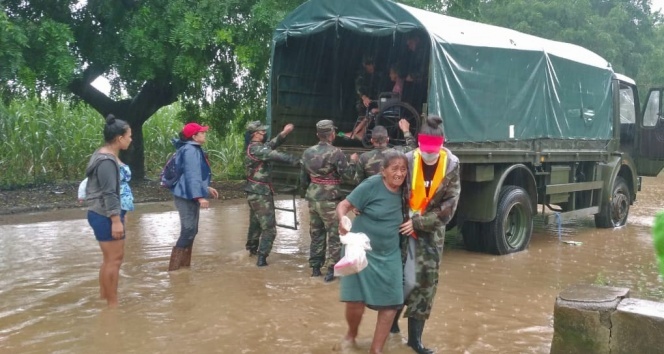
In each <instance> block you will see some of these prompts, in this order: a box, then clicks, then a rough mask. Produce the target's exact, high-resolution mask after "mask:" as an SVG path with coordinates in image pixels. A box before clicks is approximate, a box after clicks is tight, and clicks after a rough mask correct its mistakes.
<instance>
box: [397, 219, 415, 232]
mask: <svg viewBox="0 0 664 354" xmlns="http://www.w3.org/2000/svg"><path fill="white" fill-rule="evenodd" d="M399 232H401V233H402V234H404V235H412V234H413V232H415V229H413V219H408V221H406V222H404V223H403V224H401V226H399Z"/></svg>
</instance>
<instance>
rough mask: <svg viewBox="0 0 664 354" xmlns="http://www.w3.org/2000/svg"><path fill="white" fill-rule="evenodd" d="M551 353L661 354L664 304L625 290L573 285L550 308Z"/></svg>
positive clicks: (663, 351) (663, 330) (662, 351)
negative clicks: (635, 295)
mask: <svg viewBox="0 0 664 354" xmlns="http://www.w3.org/2000/svg"><path fill="white" fill-rule="evenodd" d="M553 328H554V333H553V341H552V343H551V353H552V354H554V353H555V354H559V353H584V354H590V353H610V354H635V353H639V354H648V353H664V304H662V303H659V302H653V301H647V300H640V299H630V298H629V289H626V288H614V287H605V286H596V285H574V286H572V287H570V288H568V289H566V290H564V291H562V292H561V293H560V294H559V295H558V298H557V299H556V305H555V308H554V323H553Z"/></svg>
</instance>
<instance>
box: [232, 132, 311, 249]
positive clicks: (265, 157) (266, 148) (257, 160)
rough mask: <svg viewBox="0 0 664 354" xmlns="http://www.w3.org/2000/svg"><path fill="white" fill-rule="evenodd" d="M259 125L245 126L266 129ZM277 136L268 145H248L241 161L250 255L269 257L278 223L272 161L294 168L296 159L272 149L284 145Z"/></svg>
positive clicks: (253, 143)
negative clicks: (247, 211) (247, 206)
mask: <svg viewBox="0 0 664 354" xmlns="http://www.w3.org/2000/svg"><path fill="white" fill-rule="evenodd" d="M266 129H267V127H266V126H264V125H261V124H260V122H251V123H249V124H248V125H247V131H248V132H249V133H251V132H254V131H258V130H266ZM284 140H285V138H283V137H282V136H281V135H280V134H279V135H277V136H276V137H275V138H274V139H272V140H270V141H269V142H267V143H262V142H250V143H249V145H248V146H247V150H246V154H245V158H244V170H245V173H246V176H247V177H246V178H247V183H246V185H245V187H244V191H245V192H246V193H247V202H248V203H249V208H250V212H249V232H248V233H247V243H246V245H245V247H246V249H247V250H249V251H250V252H252V253H255V252H257V253H258V254H259V255H262V256H265V257H267V256H269V255H270V251H271V250H272V243H273V242H274V239H275V237H276V235H277V223H276V218H275V215H274V197H273V194H274V191H273V190H272V177H271V174H270V172H271V171H272V163H271V162H272V161H278V162H283V163H287V164H290V165H293V166H296V165H297V164H298V163H299V159H298V158H297V157H295V156H292V155H289V154H285V153H281V152H278V151H276V150H275V149H276V148H277V147H278V146H279V145H281V144H282V143H283V142H284Z"/></svg>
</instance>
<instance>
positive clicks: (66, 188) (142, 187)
mask: <svg viewBox="0 0 664 354" xmlns="http://www.w3.org/2000/svg"><path fill="white" fill-rule="evenodd" d="M243 185H244V181H221V182H213V183H212V186H213V187H214V188H216V189H217V190H218V191H219V194H220V196H219V198H220V199H234V198H244V196H245V195H244V192H243V191H242V187H243ZM131 189H132V192H133V193H134V202H135V203H146V202H158V201H164V200H171V199H173V196H172V195H171V192H170V191H169V190H167V189H165V188H162V187H161V186H160V185H159V183H158V182H156V181H141V182H136V183H132V184H131ZM77 194H78V183H59V184H45V185H38V186H33V187H29V188H19V189H14V190H0V215H7V214H18V213H28V212H34V211H43V210H54V209H65V208H75V207H78V206H79V204H78V200H77Z"/></svg>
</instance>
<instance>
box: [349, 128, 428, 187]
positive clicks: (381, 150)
mask: <svg viewBox="0 0 664 354" xmlns="http://www.w3.org/2000/svg"><path fill="white" fill-rule="evenodd" d="M404 137H405V138H406V145H404V146H395V147H392V148H388V147H387V146H381V147H375V148H374V149H373V150H371V151H367V152H365V153H363V154H362V155H360V159H359V160H358V161H357V163H356V164H354V165H355V176H354V181H355V184H359V183H360V182H362V181H364V180H365V179H366V178H367V177H371V176H373V175H377V174H379V173H380V170H381V169H382V168H383V161H384V160H385V153H387V152H388V151H390V150H396V151H399V152H402V153H406V152H408V151H411V150H415V149H416V148H417V142H416V141H415V138H414V137H413V134H411V133H410V132H405V133H404Z"/></svg>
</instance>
